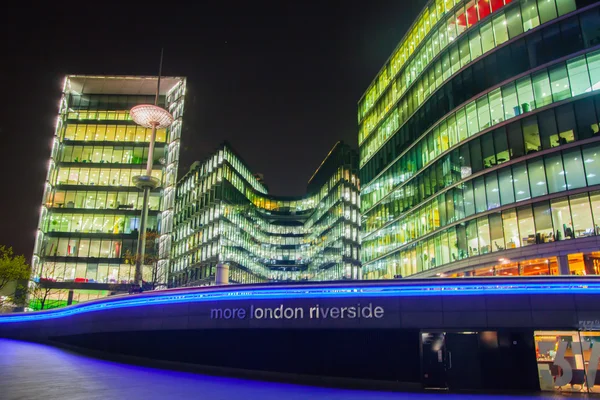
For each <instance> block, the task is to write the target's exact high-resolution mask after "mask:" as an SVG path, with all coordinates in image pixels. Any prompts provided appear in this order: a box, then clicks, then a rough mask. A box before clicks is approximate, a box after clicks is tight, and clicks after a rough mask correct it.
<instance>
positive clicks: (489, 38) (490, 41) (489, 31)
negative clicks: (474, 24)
mask: <svg viewBox="0 0 600 400" xmlns="http://www.w3.org/2000/svg"><path fill="white" fill-rule="evenodd" d="M480 32H481V47H482V50H483V53H487V52H488V51H490V50H492V49H493V48H494V30H493V28H492V21H488V22H487V23H485V24H484V25H483V26H482V27H481V29H480Z"/></svg>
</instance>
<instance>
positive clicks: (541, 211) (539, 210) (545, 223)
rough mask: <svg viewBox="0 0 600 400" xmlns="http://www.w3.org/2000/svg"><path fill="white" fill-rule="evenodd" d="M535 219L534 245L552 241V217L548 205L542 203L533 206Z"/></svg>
mask: <svg viewBox="0 0 600 400" xmlns="http://www.w3.org/2000/svg"><path fill="white" fill-rule="evenodd" d="M533 215H534V217H535V229H536V236H535V239H536V243H547V242H553V241H554V231H553V230H552V215H551V214H550V203H549V202H548V201H543V202H540V203H536V204H534V205H533Z"/></svg>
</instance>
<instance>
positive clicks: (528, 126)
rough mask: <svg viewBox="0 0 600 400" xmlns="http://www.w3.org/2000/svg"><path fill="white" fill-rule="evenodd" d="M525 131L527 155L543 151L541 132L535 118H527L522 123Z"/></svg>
mask: <svg viewBox="0 0 600 400" xmlns="http://www.w3.org/2000/svg"><path fill="white" fill-rule="evenodd" d="M521 123H522V129H523V140H524V143H525V153H526V154H531V153H535V152H536V151H539V150H541V148H542V146H541V140H540V131H539V128H538V124H537V118H536V117H535V116H532V117H529V118H525V119H523V120H522V121H521Z"/></svg>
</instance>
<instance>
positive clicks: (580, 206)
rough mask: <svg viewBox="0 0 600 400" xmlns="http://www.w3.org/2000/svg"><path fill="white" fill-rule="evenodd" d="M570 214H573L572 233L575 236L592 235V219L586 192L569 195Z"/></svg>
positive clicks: (593, 230)
mask: <svg viewBox="0 0 600 400" xmlns="http://www.w3.org/2000/svg"><path fill="white" fill-rule="evenodd" d="M569 201H570V203H571V214H572V216H573V231H574V232H573V233H574V234H575V237H586V236H593V235H594V232H595V229H594V220H593V218H592V211H591V209H590V201H589V198H588V195H587V194H580V195H577V196H571V198H570V200H569Z"/></svg>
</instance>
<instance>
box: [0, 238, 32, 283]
mask: <svg viewBox="0 0 600 400" xmlns="http://www.w3.org/2000/svg"><path fill="white" fill-rule="evenodd" d="M29 271H30V269H29V264H27V263H26V262H25V257H23V256H22V255H19V256H16V255H14V253H13V249H12V247H5V246H0V290H2V289H4V287H6V285H8V283H9V282H18V281H22V280H25V279H29Z"/></svg>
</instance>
